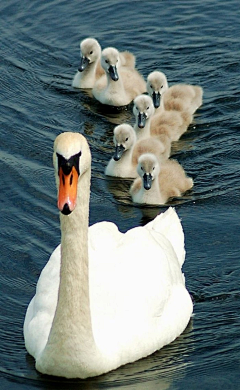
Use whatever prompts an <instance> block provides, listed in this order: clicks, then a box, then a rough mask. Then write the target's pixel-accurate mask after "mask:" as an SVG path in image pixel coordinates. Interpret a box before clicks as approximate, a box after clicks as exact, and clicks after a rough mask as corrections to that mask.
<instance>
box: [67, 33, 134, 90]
mask: <svg viewBox="0 0 240 390" xmlns="http://www.w3.org/2000/svg"><path fill="white" fill-rule="evenodd" d="M101 51H102V49H101V46H100V44H99V42H98V41H97V40H96V39H95V38H86V39H84V40H83V41H81V42H80V52H81V58H80V65H79V68H78V71H77V73H76V74H75V76H74V78H73V81H72V86H73V87H74V88H92V87H93V86H94V84H95V82H96V80H98V79H99V78H100V77H101V76H103V75H104V74H105V72H104V69H103V68H102V67H101V62H100V59H101ZM120 58H121V63H122V66H128V67H131V68H134V67H135V62H136V59H135V56H134V55H133V54H132V53H130V52H128V51H124V52H120Z"/></svg>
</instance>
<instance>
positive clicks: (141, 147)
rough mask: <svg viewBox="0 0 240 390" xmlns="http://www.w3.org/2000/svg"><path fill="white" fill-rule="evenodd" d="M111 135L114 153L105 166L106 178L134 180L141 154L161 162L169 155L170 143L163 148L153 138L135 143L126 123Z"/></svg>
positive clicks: (132, 133)
mask: <svg viewBox="0 0 240 390" xmlns="http://www.w3.org/2000/svg"><path fill="white" fill-rule="evenodd" d="M113 133H114V136H113V142H114V145H115V152H114V155H113V157H112V158H111V160H110V161H109V163H108V165H107V166H106V169H105V174H106V175H107V176H115V177H122V178H135V177H137V164H138V158H139V156H140V155H141V154H143V153H153V154H154V155H156V156H157V157H158V159H159V160H161V161H162V160H165V159H167V158H168V157H169V155H170V150H171V143H170V142H169V144H168V145H167V146H165V145H164V144H163V143H162V142H161V141H160V140H157V139H154V138H153V137H150V138H146V139H144V140H140V141H137V137H136V133H135V131H134V129H133V127H132V126H130V125H129V124H127V123H123V124H121V125H118V126H116V127H115V128H114V131H113Z"/></svg>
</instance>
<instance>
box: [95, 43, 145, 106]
mask: <svg viewBox="0 0 240 390" xmlns="http://www.w3.org/2000/svg"><path fill="white" fill-rule="evenodd" d="M101 65H102V67H103V69H104V70H105V73H106V75H104V76H102V77H101V78H100V79H99V80H97V81H96V83H95V85H94V87H93V90H92V93H93V96H94V97H95V98H96V99H97V100H98V101H99V102H100V103H102V104H106V105H110V106H116V107H120V106H126V105H128V104H129V103H131V101H132V100H133V99H134V98H135V97H136V96H137V95H139V94H141V93H143V92H145V91H146V82H145V80H144V78H143V77H142V76H141V75H140V73H139V72H138V71H137V70H136V69H132V68H130V67H127V66H124V67H123V66H121V58H120V55H119V52H118V50H117V49H115V48H113V47H108V48H106V49H104V50H103V51H102V55H101Z"/></svg>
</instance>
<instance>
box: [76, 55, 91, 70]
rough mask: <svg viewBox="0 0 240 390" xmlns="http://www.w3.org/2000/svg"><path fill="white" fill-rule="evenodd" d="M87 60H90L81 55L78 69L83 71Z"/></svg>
mask: <svg viewBox="0 0 240 390" xmlns="http://www.w3.org/2000/svg"><path fill="white" fill-rule="evenodd" d="M89 62H90V60H89V59H88V58H87V57H81V60H80V65H79V68H78V71H79V72H83V71H84V69H86V67H87V66H88V64H89Z"/></svg>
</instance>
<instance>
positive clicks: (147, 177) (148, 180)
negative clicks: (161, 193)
mask: <svg viewBox="0 0 240 390" xmlns="http://www.w3.org/2000/svg"><path fill="white" fill-rule="evenodd" d="M152 179H153V178H152V175H151V173H144V175H143V186H144V188H145V190H150V188H151V186H152Z"/></svg>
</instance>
